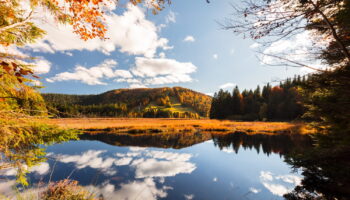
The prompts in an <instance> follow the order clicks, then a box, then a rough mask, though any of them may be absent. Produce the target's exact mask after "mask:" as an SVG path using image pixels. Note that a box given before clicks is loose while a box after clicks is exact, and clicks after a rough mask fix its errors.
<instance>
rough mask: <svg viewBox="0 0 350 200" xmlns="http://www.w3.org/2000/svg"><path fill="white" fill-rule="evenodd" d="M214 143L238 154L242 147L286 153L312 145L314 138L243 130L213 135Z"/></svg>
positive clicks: (265, 151)
mask: <svg viewBox="0 0 350 200" xmlns="http://www.w3.org/2000/svg"><path fill="white" fill-rule="evenodd" d="M212 137H213V141H214V145H215V146H218V147H219V148H220V149H221V150H223V151H226V152H227V151H234V152H235V153H236V154H237V153H238V152H239V149H240V148H243V149H255V150H256V152H257V153H260V151H262V152H263V153H264V154H267V155H270V154H271V153H275V154H280V155H286V154H287V153H290V152H292V151H294V150H296V149H299V150H301V149H306V148H311V147H312V140H311V138H310V137H309V136H305V135H296V134H294V135H264V134H253V135H249V134H246V133H242V132H236V133H234V134H227V135H220V134H216V135H212Z"/></svg>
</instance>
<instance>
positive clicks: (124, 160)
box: [114, 157, 132, 166]
mask: <svg viewBox="0 0 350 200" xmlns="http://www.w3.org/2000/svg"><path fill="white" fill-rule="evenodd" d="M131 161H132V158H131V157H124V158H120V159H118V160H117V161H115V162H114V164H115V165H117V166H121V165H129V164H130V162H131Z"/></svg>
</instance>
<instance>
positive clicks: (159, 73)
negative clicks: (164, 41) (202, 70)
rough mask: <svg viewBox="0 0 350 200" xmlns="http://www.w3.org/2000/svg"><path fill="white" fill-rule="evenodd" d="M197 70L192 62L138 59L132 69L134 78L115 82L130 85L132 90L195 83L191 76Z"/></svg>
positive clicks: (166, 59)
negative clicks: (152, 86) (151, 86)
mask: <svg viewBox="0 0 350 200" xmlns="http://www.w3.org/2000/svg"><path fill="white" fill-rule="evenodd" d="M164 56H165V55H164ZM196 70H197V67H196V66H195V65H193V64H192V63H190V62H186V63H184V62H178V61H176V60H173V59H168V58H145V57H136V62H135V66H134V67H132V68H131V69H130V71H131V72H132V74H133V75H134V78H132V79H130V78H120V79H116V80H115V81H116V82H119V83H120V82H126V83H129V84H131V85H130V87H131V88H144V87H147V86H149V85H163V84H173V83H185V82H192V81H193V79H192V77H191V76H190V74H191V73H193V72H195V71H196Z"/></svg>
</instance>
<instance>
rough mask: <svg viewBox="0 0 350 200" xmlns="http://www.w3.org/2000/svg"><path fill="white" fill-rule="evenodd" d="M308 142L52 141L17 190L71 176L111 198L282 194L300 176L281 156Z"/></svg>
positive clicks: (6, 188)
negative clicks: (26, 182) (41, 160)
mask: <svg viewBox="0 0 350 200" xmlns="http://www.w3.org/2000/svg"><path fill="white" fill-rule="evenodd" d="M309 146H311V140H310V138H309V137H307V136H301V135H294V136H287V135H280V136H269V135H247V134H245V133H233V134H229V135H219V134H218V135H215V134H214V135H213V134H200V133H183V134H153V135H137V136H135V135H134V136H131V135H124V136H111V135H107V134H98V135H95V136H89V135H84V136H82V138H81V140H79V141H70V142H66V143H63V144H57V145H53V146H49V147H48V148H47V153H48V154H47V156H48V160H47V161H46V162H44V163H42V164H41V165H40V166H36V167H34V168H32V169H31V170H30V171H31V173H30V174H29V176H28V177H29V181H30V187H29V189H26V190H25V191H20V192H28V191H33V190H34V189H36V190H40V188H41V187H42V185H45V183H48V182H49V181H59V180H62V179H65V178H70V179H74V180H78V181H79V183H80V184H81V185H83V186H84V187H86V188H88V189H89V191H93V192H94V193H95V194H96V195H97V196H100V197H104V199H111V200H113V199H176V200H178V199H283V194H285V193H288V192H290V191H291V190H293V189H294V187H295V186H297V185H298V184H300V181H301V180H302V178H303V177H302V176H301V175H300V172H298V171H295V170H292V169H291V167H290V166H289V165H288V164H287V163H285V162H284V155H285V154H287V153H289V152H291V151H293V150H295V149H299V150H300V149H303V148H308V147H309ZM14 175H15V171H14V170H12V171H11V170H7V171H0V193H2V194H5V196H11V195H14V194H15V193H14V191H13V188H12V186H13V184H14V179H15V176H14ZM17 193H18V191H17ZM0 198H1V197H0Z"/></svg>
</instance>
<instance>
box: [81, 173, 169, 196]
mask: <svg viewBox="0 0 350 200" xmlns="http://www.w3.org/2000/svg"><path fill="white" fill-rule="evenodd" d="M87 189H88V190H89V191H92V192H93V193H94V194H96V196H100V195H102V196H103V197H104V198H105V199H111V200H119V199H123V200H127V199H147V200H156V199H159V198H165V197H167V195H168V194H167V190H170V189H172V188H171V187H167V186H163V187H160V188H157V185H156V183H155V181H154V179H153V178H146V179H143V180H137V181H132V182H128V183H122V184H121V185H120V188H118V189H117V188H116V187H115V186H114V185H112V184H110V183H109V182H107V183H104V184H102V185H100V186H92V185H91V186H88V187H87Z"/></svg>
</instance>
